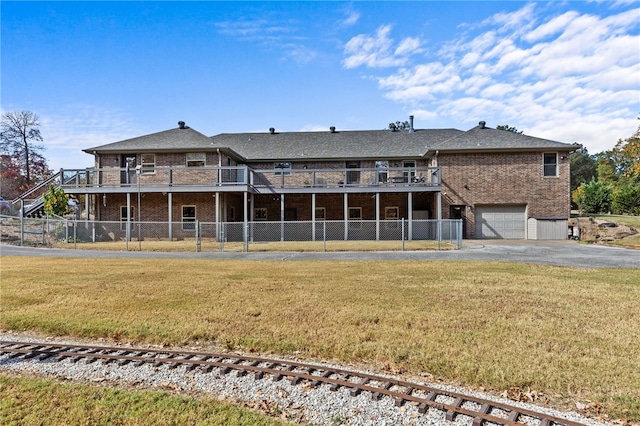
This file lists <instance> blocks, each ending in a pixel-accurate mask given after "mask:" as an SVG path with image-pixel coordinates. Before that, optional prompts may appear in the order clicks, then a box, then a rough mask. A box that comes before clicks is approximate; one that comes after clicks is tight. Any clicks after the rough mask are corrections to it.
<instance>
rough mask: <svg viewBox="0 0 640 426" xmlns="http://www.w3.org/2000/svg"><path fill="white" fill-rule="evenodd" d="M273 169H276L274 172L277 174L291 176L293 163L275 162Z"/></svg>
mask: <svg viewBox="0 0 640 426" xmlns="http://www.w3.org/2000/svg"><path fill="white" fill-rule="evenodd" d="M273 169H274V170H275V172H274V174H275V175H276V176H279V175H283V176H290V175H291V163H275V164H274V165H273Z"/></svg>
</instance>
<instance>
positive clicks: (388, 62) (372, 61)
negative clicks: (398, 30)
mask: <svg viewBox="0 0 640 426" xmlns="http://www.w3.org/2000/svg"><path fill="white" fill-rule="evenodd" d="M390 32H391V25H383V26H381V27H380V28H378V30H377V31H376V33H375V35H373V36H371V35H367V34H359V35H357V36H355V37H353V38H352V39H351V40H349V41H348V42H347V44H345V46H344V54H345V56H346V57H345V59H344V60H343V61H342V63H343V65H344V67H345V68H347V69H350V68H357V67H359V66H362V65H364V66H367V67H369V68H386V67H397V66H403V65H405V64H406V63H407V62H408V58H409V56H410V55H411V54H414V53H417V52H419V51H420V45H421V41H420V39H418V38H413V37H407V38H405V39H403V40H401V41H400V43H398V45H397V47H396V48H395V49H393V44H394V41H393V39H391V38H390V37H389V34H390ZM392 50H393V52H392Z"/></svg>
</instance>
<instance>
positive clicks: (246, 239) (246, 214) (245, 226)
mask: <svg viewBox="0 0 640 426" xmlns="http://www.w3.org/2000/svg"><path fill="white" fill-rule="evenodd" d="M242 195H243V206H244V215H243V216H244V220H243V225H242V228H243V229H242V241H243V242H244V246H245V249H246V250H248V249H249V232H248V231H249V193H247V191H244V192H243V193H242ZM251 204H252V205H253V194H251ZM251 220H252V221H253V212H252V213H251Z"/></svg>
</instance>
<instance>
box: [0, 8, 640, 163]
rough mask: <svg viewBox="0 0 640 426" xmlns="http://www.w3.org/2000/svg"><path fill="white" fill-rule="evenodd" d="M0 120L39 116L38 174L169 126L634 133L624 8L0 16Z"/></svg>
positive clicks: (630, 17)
mask: <svg viewBox="0 0 640 426" xmlns="http://www.w3.org/2000/svg"><path fill="white" fill-rule="evenodd" d="M0 7H1V36H2V39H1V49H2V53H1V54H2V57H1V60H2V61H1V72H2V74H1V78H2V80H1V90H2V91H1V108H2V112H6V111H16V110H23V109H24V110H30V111H33V112H35V113H36V114H38V115H39V117H40V119H41V122H42V127H41V132H42V135H43V136H44V138H45V141H44V145H45V146H46V147H47V150H46V151H45V156H46V157H47V158H48V160H49V164H50V166H51V167H52V168H53V169H58V168H61V167H64V168H80V167H89V166H92V165H93V157H92V156H91V155H88V154H85V153H83V152H82V149H84V148H89V147H93V146H96V145H101V144H106V143H110V142H115V141H119V140H122V139H127V138H130V137H135V136H140V135H144V134H148V133H153V132H158V131H162V130H167V129H170V128H174V127H177V122H178V121H180V120H183V121H185V122H186V123H187V125H189V126H190V127H192V128H194V129H196V130H198V131H200V132H202V133H204V134H205V135H208V136H211V135H215V134H218V133H234V132H266V131H268V129H269V128H270V127H275V128H276V129H277V130H278V131H300V130H303V131H313V130H326V129H328V128H329V127H330V126H335V127H336V128H337V129H339V130H340V129H342V130H359V129H383V128H386V127H387V126H388V124H389V123H390V122H395V121H398V120H401V121H405V120H407V119H408V116H409V115H414V116H415V126H416V127H419V128H449V127H454V128H458V129H461V130H466V129H469V128H471V127H473V126H475V125H477V123H478V121H480V120H484V121H486V122H487V125H489V126H491V127H495V126H497V125H500V124H509V125H511V126H515V127H517V128H518V129H519V130H522V131H524V133H526V134H529V135H533V136H538V137H544V138H549V139H553V140H558V141H561V142H567V143H573V142H578V143H580V144H583V145H584V146H585V147H587V149H588V150H589V152H590V153H596V152H600V151H603V150H606V149H610V148H612V147H613V146H614V145H615V143H616V141H617V140H618V139H620V138H626V137H628V136H630V135H631V134H633V132H634V131H635V129H636V128H637V126H638V122H637V118H638V116H639V115H640V2H638V1H593V2H586V1H572V2H562V1H553V2H520V1H508V2H497V1H495V2H484V1H473V2H463V1H454V2H430V1H424V2H360V1H354V2H333V1H324V2H207V1H200V2H151V1H149V2H145V1H142V2H127V1H121V2H75V1H74V2H28V1H27V2H8V1H2V3H1V5H0Z"/></svg>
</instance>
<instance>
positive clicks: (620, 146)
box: [613, 118, 640, 178]
mask: <svg viewBox="0 0 640 426" xmlns="http://www.w3.org/2000/svg"><path fill="white" fill-rule="evenodd" d="M638 119H639V120H640V118H638ZM613 151H614V153H615V155H616V157H617V159H618V169H619V172H620V173H621V174H622V175H624V176H628V177H639V178H640V126H638V128H637V129H636V132H635V133H634V134H633V135H631V136H630V137H628V138H627V139H624V140H622V139H621V140H619V141H618V143H617V144H616V146H615V147H614V148H613Z"/></svg>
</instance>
